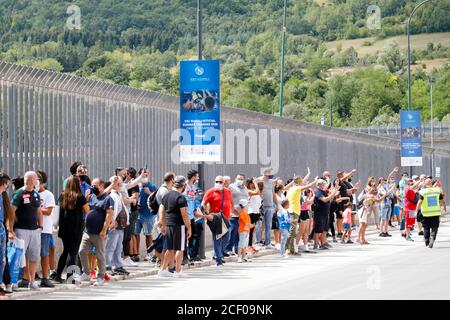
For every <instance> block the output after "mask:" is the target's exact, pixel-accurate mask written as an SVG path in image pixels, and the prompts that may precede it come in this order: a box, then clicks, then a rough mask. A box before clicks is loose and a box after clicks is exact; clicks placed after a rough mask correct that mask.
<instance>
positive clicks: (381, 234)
mask: <svg viewBox="0 0 450 320" xmlns="http://www.w3.org/2000/svg"><path fill="white" fill-rule="evenodd" d="M378 236H379V237H386V234H385V233H384V232H381V233H380V234H379V235H378Z"/></svg>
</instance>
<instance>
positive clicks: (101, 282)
mask: <svg viewBox="0 0 450 320" xmlns="http://www.w3.org/2000/svg"><path fill="white" fill-rule="evenodd" d="M104 284H105V280H103V279H100V278H97V280H95V282H94V287H101V286H103V285H104Z"/></svg>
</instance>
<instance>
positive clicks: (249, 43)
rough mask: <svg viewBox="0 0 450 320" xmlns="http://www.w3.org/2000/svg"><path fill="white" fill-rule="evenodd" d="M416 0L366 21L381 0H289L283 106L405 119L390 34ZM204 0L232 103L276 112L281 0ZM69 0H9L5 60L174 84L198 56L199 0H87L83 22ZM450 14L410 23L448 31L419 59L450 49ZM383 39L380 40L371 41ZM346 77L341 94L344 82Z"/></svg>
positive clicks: (429, 10) (446, 107)
mask: <svg viewBox="0 0 450 320" xmlns="http://www.w3.org/2000/svg"><path fill="white" fill-rule="evenodd" d="M418 2H419V1H406V0H378V1H377V2H376V3H377V4H378V5H379V7H380V9H381V25H382V28H381V29H380V30H369V29H368V28H367V26H366V20H367V18H368V14H367V8H368V7H369V5H372V4H373V1H372V0H347V1H345V0H327V1H313V0H309V1H288V4H289V7H288V18H287V30H288V39H287V48H286V49H287V50H286V54H287V56H286V77H287V78H286V97H285V102H286V106H285V111H286V112H285V115H286V116H289V117H293V118H299V119H303V120H307V121H312V122H319V121H320V117H321V115H322V114H323V113H326V112H327V110H328V105H329V104H330V103H331V104H334V105H336V108H335V109H334V110H335V111H334V112H336V115H335V119H336V121H335V123H336V125H354V124H358V125H364V124H370V123H378V122H380V121H381V122H389V121H396V115H397V113H398V111H399V110H400V109H401V108H404V107H405V93H406V84H405V73H404V71H405V54H404V50H403V49H402V48H403V45H404V43H403V40H402V39H399V47H396V46H395V45H389V46H388V47H386V46H385V45H383V46H381V44H382V43H383V41H384V40H382V39H385V38H389V37H395V36H399V35H404V33H405V30H406V29H405V21H406V19H407V16H408V15H409V13H410V12H411V10H412V8H413V7H414V5H415V4H417V3H418ZM203 3H204V23H203V25H204V56H205V58H206V59H210V58H211V59H220V60H221V61H222V101H223V103H225V104H227V105H231V106H236V107H241V108H247V109H251V110H256V111H260V112H267V113H270V112H271V110H272V106H273V105H274V109H275V111H278V102H277V101H278V96H277V95H278V92H279V74H280V66H279V61H280V52H281V50H280V47H281V40H280V29H281V24H282V12H283V1H279V0H203ZM71 4H72V2H69V1H59V0H0V8H1V10H0V59H1V60H5V61H10V62H15V63H24V64H30V65H33V66H36V67H42V68H47V69H52V70H57V71H63V72H71V73H75V74H78V75H80V76H84V77H90V78H94V79H102V80H106V81H110V82H113V83H120V84H125V85H129V86H133V87H140V88H145V89H150V90H157V91H162V92H169V93H174V94H177V92H178V68H177V65H178V62H179V61H180V60H182V59H187V58H191V57H194V56H195V48H196V0H170V1H167V0H152V1H148V0H127V1H119V0H96V1H92V0H78V1H77V2H76V4H77V6H78V7H79V8H80V14H81V15H80V28H79V29H77V28H75V29H74V28H70V25H71V23H70V21H71V20H70V21H69V24H68V19H70V17H71V16H73V12H70V13H67V9H68V7H69V6H70V5H71ZM448 12H450V0H440V1H435V2H433V4H432V5H426V6H424V7H423V8H421V9H420V10H419V11H418V12H417V14H416V16H415V18H414V20H413V24H412V32H413V33H414V34H420V33H425V32H426V33H435V34H439V35H438V37H442V39H441V40H442V41H441V40H436V39H432V38H429V37H427V36H425V37H424V40H423V45H422V46H421V47H418V46H417V47H416V50H415V52H414V56H413V58H414V61H422V60H435V59H441V60H442V61H446V60H445V59H448V58H450V52H449V49H448V46H449V44H448V32H450V20H449V19H448ZM72 26H73V24H72ZM445 32H447V33H445ZM418 36H420V35H418ZM366 38H369V39H373V40H369V41H372V42H373V45H372V47H373V48H371V49H370V50H369V51H370V52H369V54H368V55H367V56H366V55H363V54H361V51H362V50H365V49H366V47H369V46H368V44H367V43H365V42H367V39H366ZM354 39H365V40H354ZM445 40H446V41H445ZM336 41H355V42H358V41H363V44H362V45H360V46H359V47H358V46H357V45H355V48H352V47H348V48H347V47H346V45H345V43H352V42H344V43H343V45H342V46H338V45H337V42H336ZM436 41H438V42H439V43H438V42H436ZM333 44H336V46H333ZM379 44H380V48H381V49H382V50H378V52H376V51H377V50H375V51H374V50H373V49H374V48H375V47H378V45H379ZM435 65H436V64H435ZM347 67H350V68H352V72H350V73H348V74H344V75H339V74H338V75H335V76H333V77H331V78H329V77H328V73H327V70H329V69H330V68H347ZM439 67H440V70H439V71H438V70H436V75H437V84H436V87H435V88H436V89H435V90H439V88H440V87H442V88H444V91H445V92H443V94H442V97H440V96H439V91H438V94H436V98H435V99H437V100H436V110H437V111H436V112H435V114H436V116H437V117H438V118H439V119H442V118H443V117H444V116H445V115H446V114H448V113H450V102H448V101H449V100H450V99H448V93H447V92H448V91H449V90H448V88H449V86H448V85H449V82H448V81H449V80H448V78H449V76H448V73H449V71H448V68H446V67H445V66H443V65H439ZM366 78H367V79H375V80H372V81H379V82H380V83H379V85H377V84H375V85H373V87H374V88H377V89H378V90H380V92H372V91H371V90H369V89H370V88H367V90H366V89H364V88H363V87H362V86H363V85H364V83H365V79H366ZM393 79H394V80H393ZM414 79H417V83H416V84H415V86H418V89H417V90H419V91H418V92H420V95H415V96H414V97H416V96H417V99H418V100H417V101H419V102H420V103H418V104H417V105H416V106H415V108H418V109H422V108H423V109H424V110H425V108H426V105H423V103H422V101H425V97H426V95H427V91H428V85H427V81H426V74H425V73H424V72H422V70H420V68H416V71H415V74H414ZM367 81H368V80H367ZM420 81H422V82H420ZM351 83H354V85H350V84H351ZM347 84H348V85H350V87H349V93H348V94H347V95H346V96H345V97H344V96H343V92H345V90H341V89H340V88H341V87H343V86H345V85H347ZM360 86H361V87H360ZM391 86H392V87H391ZM414 90H416V88H415V87H414ZM446 94H447V95H446ZM439 99H442V102H440V100H439ZM367 104H370V106H371V108H366V107H365V106H366V105H367ZM369 109H370V110H369ZM426 116H427V114H426V112H425V111H424V117H425V118H426Z"/></svg>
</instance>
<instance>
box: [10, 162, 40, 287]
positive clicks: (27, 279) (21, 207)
mask: <svg viewBox="0 0 450 320" xmlns="http://www.w3.org/2000/svg"><path fill="white" fill-rule="evenodd" d="M37 181H38V176H37V174H36V172H34V171H28V172H27V173H25V175H24V182H25V186H24V187H23V188H21V189H19V190H17V191H16V192H15V193H14V196H13V200H12V203H11V204H12V206H11V211H12V215H11V220H10V222H9V230H14V231H13V232H10V235H9V237H10V239H11V240H12V239H13V238H14V235H15V236H16V237H17V238H19V239H22V240H24V242H25V247H24V251H25V252H26V256H27V260H28V263H27V266H26V267H25V270H24V274H23V279H22V280H21V281H20V282H19V283H18V286H19V287H20V288H26V287H29V288H30V289H31V290H39V286H38V284H37V282H35V281H34V280H35V275H36V270H37V264H38V261H39V258H40V253H41V228H42V211H41V198H40V197H39V193H38V192H36V190H35V189H36V187H37Z"/></svg>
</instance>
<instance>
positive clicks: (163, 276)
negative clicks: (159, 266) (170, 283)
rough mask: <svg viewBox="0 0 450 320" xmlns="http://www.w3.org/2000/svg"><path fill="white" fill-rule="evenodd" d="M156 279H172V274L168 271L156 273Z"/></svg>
mask: <svg viewBox="0 0 450 320" xmlns="http://www.w3.org/2000/svg"><path fill="white" fill-rule="evenodd" d="M158 277H160V278H173V277H174V274H173V273H172V272H170V271H169V270H167V269H164V270H160V271H159V272H158Z"/></svg>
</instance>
